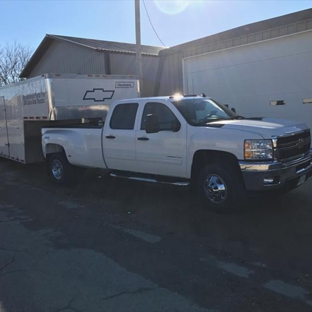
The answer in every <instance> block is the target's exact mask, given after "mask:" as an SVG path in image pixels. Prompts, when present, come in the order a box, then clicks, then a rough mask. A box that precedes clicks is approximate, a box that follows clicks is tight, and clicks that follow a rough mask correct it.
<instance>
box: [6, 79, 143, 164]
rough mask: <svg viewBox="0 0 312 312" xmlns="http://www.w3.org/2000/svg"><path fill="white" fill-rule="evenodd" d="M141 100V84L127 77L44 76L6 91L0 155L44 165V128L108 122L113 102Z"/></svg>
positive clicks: (9, 87)
mask: <svg viewBox="0 0 312 312" xmlns="http://www.w3.org/2000/svg"><path fill="white" fill-rule="evenodd" d="M134 97H139V85H138V80H137V79H136V78H135V77H134V76H125V75H120V76H118V75H80V74H44V75H41V76H38V77H35V78H31V79H27V80H24V81H21V82H18V83H14V84H11V85H7V86H4V87H1V88H0V156H1V157H5V158H9V159H12V160H14V161H18V162H20V163H25V164H26V163H35V162H40V161H43V160H44V159H43V156H42V150H41V128H43V127H51V126H58V125H65V124H73V123H79V122H81V120H83V119H90V118H97V119H101V120H102V121H103V122H104V120H105V117H106V114H107V111H108V108H109V105H110V103H111V102H112V101H114V100H118V99H123V98H134Z"/></svg>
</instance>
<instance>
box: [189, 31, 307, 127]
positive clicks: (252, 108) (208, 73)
mask: <svg viewBox="0 0 312 312" xmlns="http://www.w3.org/2000/svg"><path fill="white" fill-rule="evenodd" d="M183 83H184V93H185V94H200V93H205V94H207V95H208V96H211V97H213V98H215V99H216V100H218V101H219V102H221V103H224V104H229V106H230V107H235V108H236V111H237V112H238V113H239V114H241V115H245V116H247V117H255V116H257V117H260V116H268V117H279V118H287V119H293V120H302V121H304V122H306V123H307V124H308V125H309V127H310V128H312V31H308V32H304V33H300V34H295V35H290V36H285V37H280V38H278V39H272V40H267V41H263V42H259V43H254V44H248V45H244V46H240V47H237V48H230V49H227V50H223V51H218V52H212V53H207V54H203V55H199V56H196V57H190V58H185V59H183ZM276 104H277V105H276Z"/></svg>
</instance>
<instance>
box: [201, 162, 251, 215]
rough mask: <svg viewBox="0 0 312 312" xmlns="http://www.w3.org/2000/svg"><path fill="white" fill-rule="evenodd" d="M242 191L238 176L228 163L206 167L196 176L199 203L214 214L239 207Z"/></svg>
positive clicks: (242, 187) (242, 199)
mask: <svg viewBox="0 0 312 312" xmlns="http://www.w3.org/2000/svg"><path fill="white" fill-rule="evenodd" d="M244 190H245V188H244V186H243V183H242V181H241V178H240V176H239V174H238V173H237V172H236V170H235V169H234V168H233V167H232V166H231V165H229V164H228V163H214V164H210V165H206V166H205V167H203V169H202V171H201V172H200V174H199V176H198V192H199V196H200V199H201V202H202V204H203V205H204V206H205V207H207V208H209V209H210V210H212V211H214V212H216V213H227V212H230V211H235V210H237V209H238V208H239V207H241V206H242V204H243V201H244V196H245V192H244Z"/></svg>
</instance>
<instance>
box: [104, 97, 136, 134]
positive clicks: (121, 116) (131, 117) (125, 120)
mask: <svg viewBox="0 0 312 312" xmlns="http://www.w3.org/2000/svg"><path fill="white" fill-rule="evenodd" d="M137 110H138V104H137V103H127V104H119V105H117V106H116V107H115V109H114V111H113V115H112V118H111V121H110V124H109V125H110V127H111V129H121V130H132V129H134V123H135V116H136V113H137Z"/></svg>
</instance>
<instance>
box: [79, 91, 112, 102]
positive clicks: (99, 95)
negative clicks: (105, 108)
mask: <svg viewBox="0 0 312 312" xmlns="http://www.w3.org/2000/svg"><path fill="white" fill-rule="evenodd" d="M114 93H115V91H112V90H107V91H105V90H104V89H101V88H95V89H93V90H92V91H91V90H90V91H86V93H85V95H84V97H83V99H84V100H93V101H94V102H103V101H105V100H110V99H111V98H112V97H113V95H114Z"/></svg>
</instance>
